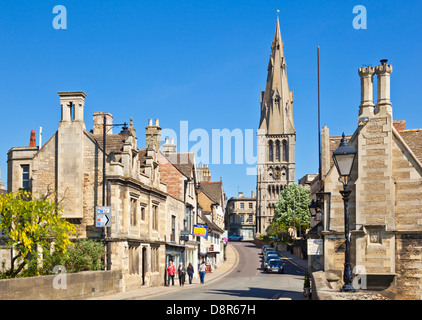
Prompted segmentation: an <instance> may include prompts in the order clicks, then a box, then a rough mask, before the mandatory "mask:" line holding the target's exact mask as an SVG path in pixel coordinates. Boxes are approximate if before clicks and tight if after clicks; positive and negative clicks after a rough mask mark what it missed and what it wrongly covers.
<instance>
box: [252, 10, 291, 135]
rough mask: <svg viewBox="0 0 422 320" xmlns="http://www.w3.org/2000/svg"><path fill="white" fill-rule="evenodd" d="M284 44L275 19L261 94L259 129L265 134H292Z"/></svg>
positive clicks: (289, 93)
mask: <svg viewBox="0 0 422 320" xmlns="http://www.w3.org/2000/svg"><path fill="white" fill-rule="evenodd" d="M286 69H287V66H286V59H285V56H284V43H283V41H282V39H281V32H280V23H279V19H278V17H277V23H276V29H275V35H274V40H273V42H272V43H271V56H270V61H269V63H268V76H267V84H266V88H265V91H264V92H261V120H260V124H259V129H264V130H265V132H266V133H267V134H282V133H294V132H295V128H294V123H293V91H289V84H288V81H287V70H286Z"/></svg>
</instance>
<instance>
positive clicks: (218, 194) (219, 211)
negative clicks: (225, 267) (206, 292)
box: [198, 181, 226, 268]
mask: <svg viewBox="0 0 422 320" xmlns="http://www.w3.org/2000/svg"><path fill="white" fill-rule="evenodd" d="M225 203H226V196H225V194H224V190H223V182H222V181H219V182H212V181H202V182H200V184H199V189H198V206H199V207H200V210H199V212H200V214H199V215H198V223H199V224H202V225H205V226H207V227H208V237H206V238H201V239H200V252H199V254H200V256H201V259H202V260H204V261H206V262H207V264H209V265H211V266H212V268H215V267H216V266H219V265H220V264H221V263H223V257H224V240H223V235H224V227H225V224H224V220H225Z"/></svg>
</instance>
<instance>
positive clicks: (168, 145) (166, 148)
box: [163, 138, 176, 155]
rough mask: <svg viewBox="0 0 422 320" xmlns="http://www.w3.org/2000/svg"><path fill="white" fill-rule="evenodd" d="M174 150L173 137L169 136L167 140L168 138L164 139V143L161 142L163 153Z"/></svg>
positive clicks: (173, 151)
mask: <svg viewBox="0 0 422 320" xmlns="http://www.w3.org/2000/svg"><path fill="white" fill-rule="evenodd" d="M175 152H176V145H175V144H174V138H171V140H170V142H169V138H166V139H165V143H164V144H163V153H164V154H166V155H167V154H169V153H175Z"/></svg>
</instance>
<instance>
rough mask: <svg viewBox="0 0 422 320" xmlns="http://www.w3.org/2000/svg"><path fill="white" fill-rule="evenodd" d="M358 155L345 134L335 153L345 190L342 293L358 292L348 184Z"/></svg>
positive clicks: (342, 193) (343, 193) (334, 158)
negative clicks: (354, 283)
mask: <svg viewBox="0 0 422 320" xmlns="http://www.w3.org/2000/svg"><path fill="white" fill-rule="evenodd" d="M356 154H357V151H356V150H355V149H353V148H352V147H351V146H349V144H348V143H347V140H346V138H345V136H344V133H343V137H342V139H341V142H340V145H339V147H338V148H337V149H336V150H335V151H334V152H333V160H334V164H335V165H336V168H337V171H338V174H339V176H340V177H339V181H340V182H341V183H343V190H341V191H340V194H341V195H342V197H343V202H344V237H345V240H346V252H345V262H344V274H343V280H344V285H343V287H342V288H341V291H343V292H355V291H356V290H355V288H354V287H353V285H352V266H351V263H350V234H349V196H350V193H351V192H352V191H351V190H349V189H348V188H347V187H348V183H349V182H350V175H351V172H352V168H353V163H354V161H355V158H356Z"/></svg>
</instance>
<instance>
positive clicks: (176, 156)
mask: <svg viewBox="0 0 422 320" xmlns="http://www.w3.org/2000/svg"><path fill="white" fill-rule="evenodd" d="M163 155H164V156H165V157H166V159H167V160H168V161H169V162H170V163H171V164H172V165H173V166H175V167H176V169H177V170H179V171H180V172H181V173H182V174H183V175H185V176H186V177H188V178H190V177H192V175H193V170H194V169H195V153H194V152H177V153H169V154H165V153H163Z"/></svg>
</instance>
